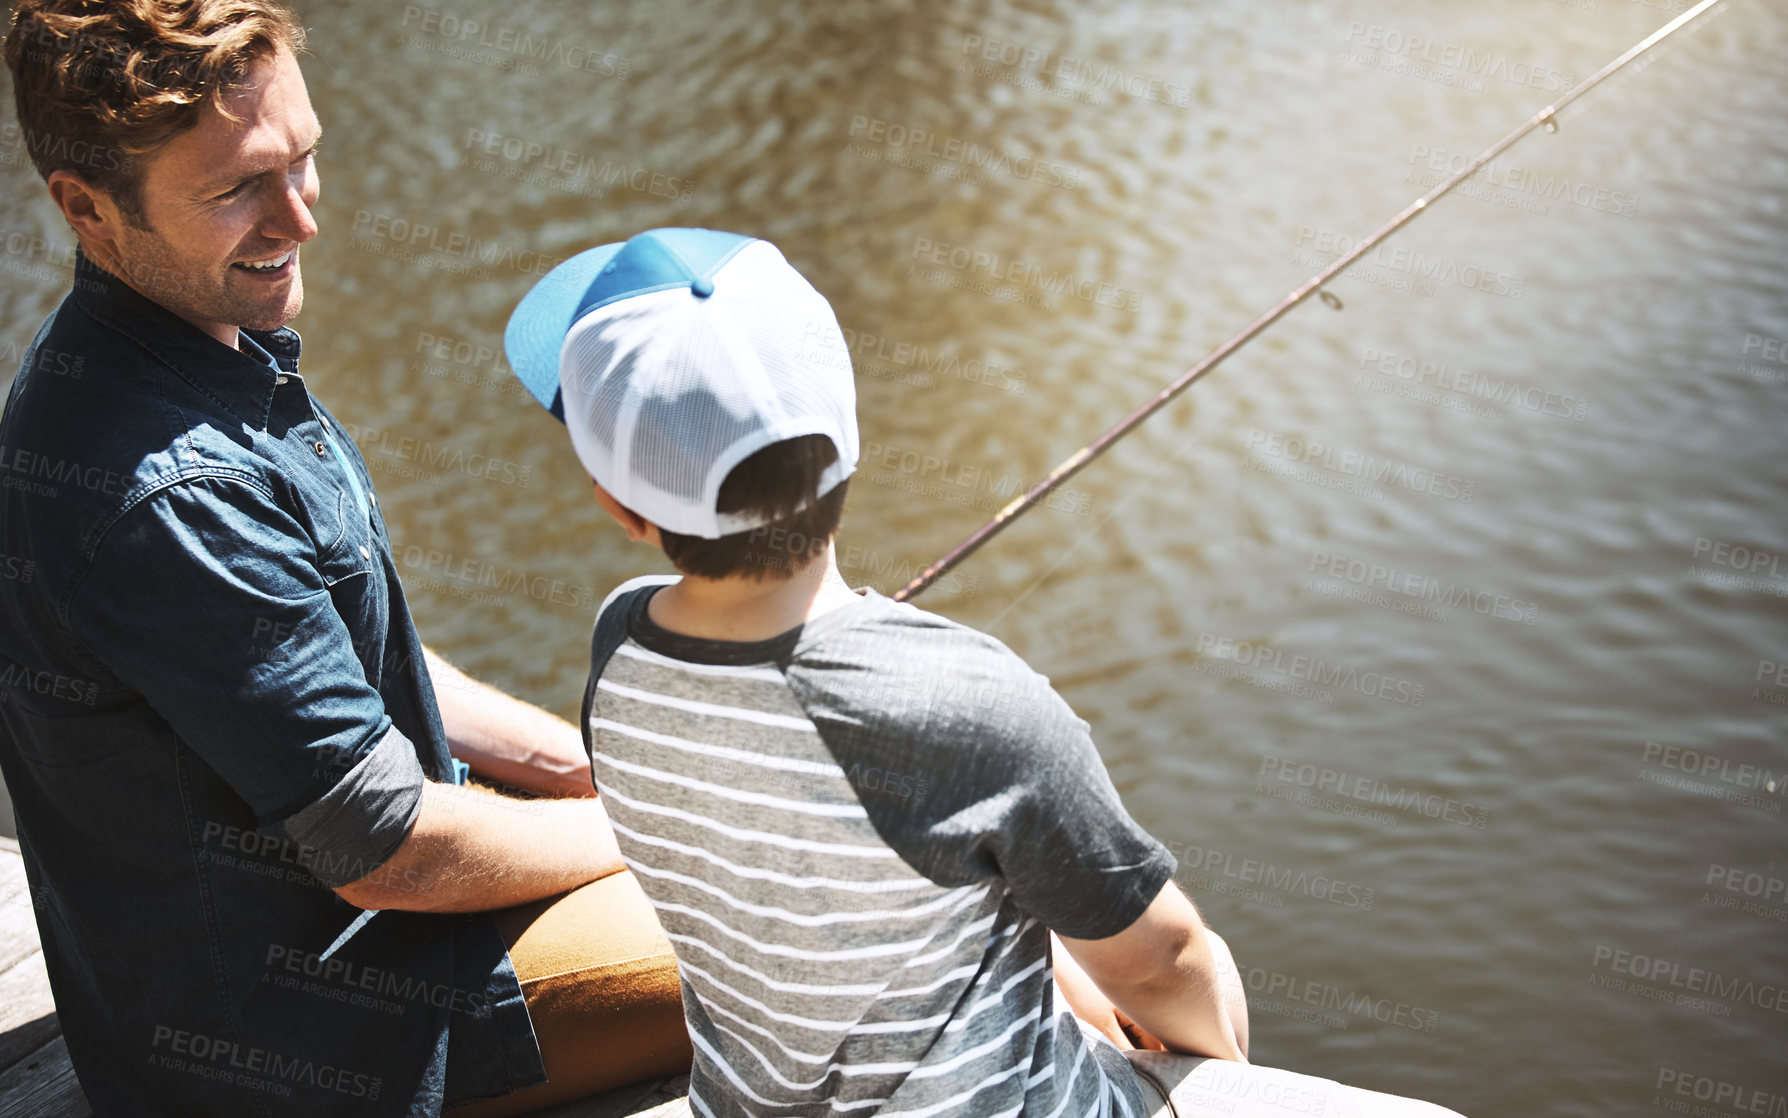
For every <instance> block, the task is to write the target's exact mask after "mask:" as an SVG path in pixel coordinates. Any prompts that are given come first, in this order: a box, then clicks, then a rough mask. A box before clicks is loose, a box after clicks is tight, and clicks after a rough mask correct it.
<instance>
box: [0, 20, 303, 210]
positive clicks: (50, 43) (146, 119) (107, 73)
mask: <svg viewBox="0 0 1788 1118" xmlns="http://www.w3.org/2000/svg"><path fill="white" fill-rule="evenodd" d="M282 48H284V49H286V50H290V51H292V52H294V53H296V52H298V51H301V50H302V49H303V48H304V28H303V26H302V25H300V24H299V22H298V20H297V17H295V16H294V15H293V14H292V13H291V12H289V11H287V10H286V9H285V8H283V7H280V6H279V5H278V4H276V3H273V2H272V0H19V3H18V6H17V9H16V11H15V12H14V14H13V21H12V27H11V28H10V29H9V30H8V31H7V34H6V44H5V56H6V66H7V69H9V70H11V71H12V84H13V102H14V104H15V106H16V107H17V109H18V114H19V127H20V129H21V131H22V132H23V134H24V141H25V147H26V150H27V151H28V152H29V153H30V155H31V162H32V163H33V164H35V165H36V167H37V173H38V174H40V175H42V176H43V177H44V178H45V179H48V178H49V177H50V175H51V173H52V172H55V171H60V170H68V171H72V172H74V173H75V174H78V175H79V176H80V177H81V178H82V179H83V180H85V181H86V182H87V183H88V184H89V185H91V186H94V187H97V188H99V189H100V190H103V191H105V193H106V194H107V195H109V196H110V197H111V198H112V199H113V201H115V202H116V203H117V204H118V206H119V208H120V209H121V210H123V211H124V215H125V216H126V217H127V218H129V219H130V220H132V221H135V222H139V223H140V221H141V219H142V197H141V189H142V164H141V157H142V156H144V155H147V154H149V153H151V152H153V151H155V150H156V149H157V148H159V147H160V146H161V145H162V144H165V143H167V142H168V141H169V140H171V139H173V138H174V137H175V136H176V135H178V134H180V133H181V132H183V131H185V130H186V129H188V128H191V127H192V126H193V125H195V124H197V123H198V120H199V111H200V110H201V109H202V108H203V107H204V106H205V105H206V104H210V105H213V106H215V107H216V108H217V109H218V111H219V112H222V113H223V114H224V115H225V116H228V117H231V118H232V119H234V117H233V114H231V113H230V112H229V110H228V108H227V107H226V105H225V102H224V96H225V94H227V93H228V92H230V90H231V89H232V88H234V87H236V86H237V85H239V84H241V82H242V81H243V80H244V79H245V78H246V77H247V75H248V73H249V71H250V69H251V68H252V66H253V65H254V63H255V62H256V61H258V60H259V59H261V58H264V57H266V56H268V55H271V54H274V53H276V52H277V51H279V50H280V49H282Z"/></svg>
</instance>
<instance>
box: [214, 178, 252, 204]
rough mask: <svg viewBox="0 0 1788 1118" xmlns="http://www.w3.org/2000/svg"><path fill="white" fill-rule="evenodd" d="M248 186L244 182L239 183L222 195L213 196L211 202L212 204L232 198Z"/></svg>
mask: <svg viewBox="0 0 1788 1118" xmlns="http://www.w3.org/2000/svg"><path fill="white" fill-rule="evenodd" d="M248 186H249V184H248V183H246V182H239V183H237V184H236V185H235V186H232V187H230V189H228V190H226V191H224V192H223V193H222V194H218V195H214V196H213V197H212V199H211V200H212V201H213V202H222V201H224V200H225V199H227V198H234V197H236V196H237V195H238V194H241V193H242V192H243V191H244V190H247V189H248Z"/></svg>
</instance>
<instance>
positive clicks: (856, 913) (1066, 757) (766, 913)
mask: <svg viewBox="0 0 1788 1118" xmlns="http://www.w3.org/2000/svg"><path fill="white" fill-rule="evenodd" d="M665 581H666V580H663V579H653V580H638V581H636V582H634V583H629V584H628V585H627V586H624V587H622V588H621V590H619V591H617V592H616V594H615V596H614V597H613V598H611V600H610V602H609V604H608V606H607V607H606V608H605V609H604V610H603V612H602V614H601V616H600V617H599V618H598V621H597V627H596V636H595V647H594V650H593V660H594V662H593V666H592V671H591V679H590V687H589V689H588V691H587V693H586V697H585V707H586V711H585V718H584V721H585V726H586V734H587V736H588V740H589V742H590V745H591V756H592V762H593V769H594V773H595V777H596V783H597V787H598V788H599V790H600V791H601V793H602V796H603V799H604V800H605V802H606V804H607V808H608V815H609V818H610V820H611V821H612V822H613V824H614V829H615V834H616V836H617V838H618V839H619V841H620V846H621V851H622V853H623V855H624V856H625V857H626V859H627V864H628V866H629V868H631V869H632V870H633V872H634V874H635V876H636V877H637V878H638V880H639V883H640V885H641V887H642V888H644V890H645V892H646V895H647V896H648V897H650V898H651V900H652V903H653V905H654V906H655V907H656V909H657V912H658V918H659V920H660V921H661V922H662V924H663V925H664V930H665V932H666V934H667V935H668V936H669V937H670V940H671V943H672V944H673V945H674V946H675V949H676V952H677V963H678V968H679V971H680V972H681V975H682V982H683V1004H684V1009H685V1011H686V1013H687V1015H688V1020H689V1031H690V1038H691V1040H692V1041H693V1043H694V1046H695V1063H694V1067H693V1069H692V1072H691V1077H690V1090H689V1101H690V1105H691V1107H692V1108H693V1109H694V1111H695V1113H696V1114H698V1115H704V1116H707V1118H735V1116H738V1118H744V1116H747V1115H758V1116H765V1118H768V1116H772V1115H775V1116H783V1115H790V1116H794V1115H799V1116H820V1115H826V1116H831V1115H851V1116H857V1115H863V1116H867V1115H880V1116H885V1118H892V1116H894V1115H905V1116H908V1118H993V1116H998V1115H1011V1116H1016V1115H1021V1114H1022V1115H1027V1116H1035V1118H1091V1116H1094V1115H1112V1116H1118V1115H1122V1116H1125V1118H1140V1115H1141V1112H1142V1111H1141V1105H1142V1104H1141V1093H1140V1090H1139V1088H1138V1086H1137V1084H1136V1081H1135V1077H1134V1075H1133V1073H1132V1072H1131V1071H1130V1069H1129V1065H1128V1063H1127V1062H1126V1061H1125V1059H1124V1058H1123V1056H1122V1055H1121V1054H1119V1053H1118V1051H1117V1050H1116V1049H1115V1048H1113V1047H1111V1046H1110V1045H1109V1044H1106V1043H1104V1042H1103V1041H1102V1040H1099V1041H1093V1040H1089V1039H1088V1038H1087V1037H1086V1036H1085V1035H1083V1033H1082V1031H1081V1030H1080V1029H1079V1028H1078V1027H1077V1026H1076V1024H1075V1021H1074V1018H1073V1016H1072V1014H1071V1012H1070V1011H1069V1009H1068V1007H1067V1005H1066V1004H1065V1003H1063V1002H1062V1001H1060V1000H1059V998H1058V996H1057V995H1056V992H1055V988H1054V984H1053V983H1052V981H1051V970H1050V963H1049V939H1048V930H1049V929H1050V928H1053V929H1055V930H1056V931H1057V932H1060V933H1061V934H1063V935H1067V936H1072V937H1077V938H1082V939H1102V938H1104V937H1106V936H1109V935H1114V934H1116V933H1117V932H1120V931H1122V930H1123V929H1125V928H1127V927H1128V926H1129V925H1130V924H1131V923H1133V922H1134V921H1135V920H1136V918H1137V917H1139V916H1140V915H1141V914H1142V912H1143V910H1144V909H1145V908H1147V907H1148V905H1149V902H1150V901H1152V900H1153V899H1154V897H1155V895H1156V894H1157V893H1158V892H1159V891H1160V889H1161V887H1162V885H1163V884H1164V883H1165V882H1166V881H1167V880H1168V879H1169V878H1170V877H1171V876H1172V873H1173V870H1174V868H1175V867H1174V861H1173V858H1172V856H1171V855H1170V854H1168V852H1167V851H1166V850H1165V849H1164V848H1163V847H1162V846H1161V845H1160V844H1159V843H1157V842H1155V841H1154V840H1153V839H1151V838H1150V837H1149V836H1148V835H1147V834H1146V833H1144V832H1143V831H1142V829H1141V828H1140V827H1138V826H1137V825H1136V823H1135V822H1134V821H1132V820H1131V819H1130V817H1129V815H1128V814H1127V813H1126V812H1125V811H1124V809H1123V806H1122V804H1121V803H1120V802H1119V800H1118V796H1117V792H1116V790H1115V789H1113V787H1112V785H1111V780H1110V778H1109V777H1108V776H1107V775H1106V772H1105V769H1104V766H1103V764H1102V763H1101V762H1100V760H1099V756H1098V753H1097V751H1096V750H1095V748H1094V746H1093V744H1092V741H1091V739H1090V738H1089V737H1088V736H1087V727H1086V724H1085V723H1084V722H1082V721H1081V720H1080V719H1079V718H1077V717H1076V716H1075V715H1074V714H1073V712H1072V711H1071V710H1069V708H1068V706H1067V704H1065V703H1064V702H1062V700H1061V699H1060V697H1058V696H1057V695H1056V694H1055V692H1054V691H1053V690H1051V688H1050V687H1049V684H1048V681H1047V680H1045V679H1044V678H1043V677H1042V676H1040V675H1037V674H1036V673H1035V672H1032V671H1031V670H1030V669H1029V668H1027V667H1026V666H1025V665H1024V663H1023V661H1021V660H1020V659H1019V658H1018V657H1017V656H1015V655H1014V654H1013V653H1012V652H1011V651H1009V650H1008V649H1007V648H1005V646H1004V645H1001V644H1000V643H999V642H998V641H996V640H994V639H992V638H991V637H988V636H985V635H983V634H981V633H978V632H975V631H974V630H972V629H968V628H965V627H963V626H961V625H957V624H955V623H953V622H950V621H947V620H945V619H943V618H940V617H937V616H935V615H933V614H929V613H925V612H923V611H921V610H919V609H917V608H915V607H913V606H910V605H902V604H896V603H894V602H891V601H889V600H888V599H886V598H883V597H881V596H880V595H877V594H875V593H874V592H873V591H871V592H868V593H867V594H866V595H865V596H863V597H862V598H860V599H859V600H858V601H855V602H852V603H849V604H847V605H845V606H842V607H840V608H838V609H835V610H833V611H831V612H829V613H826V614H824V615H822V616H820V617H818V618H815V619H814V620H812V621H810V622H809V623H808V624H807V625H805V626H804V627H801V628H798V629H795V630H792V631H790V632H788V633H785V634H783V635H782V636H780V637H776V638H774V639H772V640H768V641H760V642H753V643H738V642H728V641H709V640H699V639H696V638H692V637H686V636H682V635H679V634H675V633H671V632H669V631H667V630H665V629H663V628H661V627H659V626H657V625H656V624H654V623H653V622H652V621H651V619H650V618H649V617H648V616H647V613H646V603H647V601H648V600H649V599H650V597H651V595H652V593H653V592H655V591H656V590H657V589H658V588H659V587H660V586H661V585H663V583H664V582H665Z"/></svg>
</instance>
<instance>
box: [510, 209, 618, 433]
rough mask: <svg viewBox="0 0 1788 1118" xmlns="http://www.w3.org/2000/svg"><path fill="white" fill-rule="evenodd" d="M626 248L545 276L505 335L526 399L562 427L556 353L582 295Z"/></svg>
mask: <svg viewBox="0 0 1788 1118" xmlns="http://www.w3.org/2000/svg"><path fill="white" fill-rule="evenodd" d="M624 244H625V242H616V243H615V244H612V245H601V246H599V247H597V248H592V249H586V250H585V251H583V252H580V253H578V254H577V255H576V256H573V257H571V258H570V259H569V260H566V261H564V262H563V263H561V264H560V265H559V266H558V267H556V268H554V269H553V270H552V271H550V272H548V273H546V275H544V276H542V277H541V278H540V282H539V283H536V284H535V285H534V286H533V288H532V289H530V290H529V291H528V293H527V294H526V295H523V296H522V300H521V302H519V303H517V304H516V306H515V313H514V314H511V315H510V316H509V325H508V327H507V328H505V329H504V331H503V352H504V354H506V355H507V356H508V358H509V367H510V368H511V369H514V370H515V375H516V377H517V378H518V379H519V380H520V381H521V382H522V387H523V388H526V389H527V390H528V394H529V395H530V396H532V397H534V399H536V400H538V401H540V406H541V407H543V408H545V409H546V410H547V411H549V412H552V414H553V418H554V419H557V420H558V421H559V422H560V423H563V422H565V408H564V404H563V402H562V401H561V400H560V399H559V350H560V349H561V348H562V347H563V346H564V344H565V334H566V332H567V331H569V330H570V329H571V318H572V316H573V315H574V314H576V313H577V309H578V307H579V306H580V305H581V304H582V302H583V298H584V293H585V292H586V291H588V290H589V288H590V284H592V283H594V282H595V280H596V274H597V273H598V272H600V271H602V267H603V265H605V264H607V263H608V262H609V260H611V259H612V258H613V257H614V255H615V254H616V253H618V252H620V251H621V248H622V246H623V245H624Z"/></svg>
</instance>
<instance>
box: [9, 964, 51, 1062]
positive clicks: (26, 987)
mask: <svg viewBox="0 0 1788 1118" xmlns="http://www.w3.org/2000/svg"><path fill="white" fill-rule="evenodd" d="M60 1035H62V1026H61V1025H60V1024H58V1023H57V1021H56V1003H55V1001H54V1000H53V999H52V998H51V997H50V976H49V975H48V974H47V973H45V972H44V966H43V955H42V954H41V953H34V954H32V955H30V956H29V957H27V958H26V959H24V960H22V961H20V962H19V963H17V964H15V965H14V966H13V967H12V968H11V969H9V970H7V971H6V972H5V973H0V1068H7V1067H11V1066H12V1065H13V1064H15V1063H18V1062H19V1061H20V1060H22V1059H24V1058H25V1057H26V1056H29V1055H30V1054H31V1053H33V1052H35V1051H37V1050H38V1049H39V1048H42V1047H43V1046H44V1045H46V1044H48V1043H49V1042H50V1041H51V1040H54V1039H55V1038H56V1037H58V1036H60Z"/></svg>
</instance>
